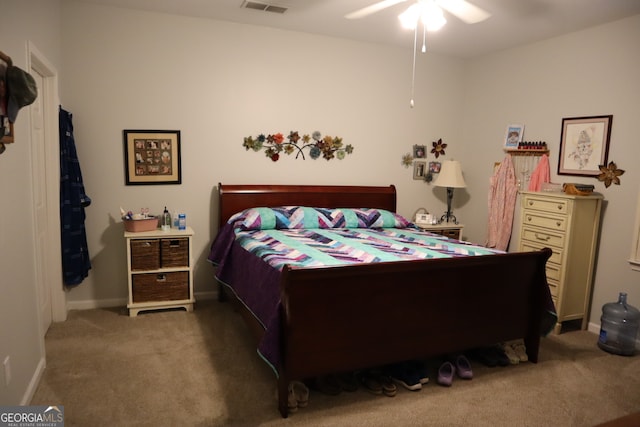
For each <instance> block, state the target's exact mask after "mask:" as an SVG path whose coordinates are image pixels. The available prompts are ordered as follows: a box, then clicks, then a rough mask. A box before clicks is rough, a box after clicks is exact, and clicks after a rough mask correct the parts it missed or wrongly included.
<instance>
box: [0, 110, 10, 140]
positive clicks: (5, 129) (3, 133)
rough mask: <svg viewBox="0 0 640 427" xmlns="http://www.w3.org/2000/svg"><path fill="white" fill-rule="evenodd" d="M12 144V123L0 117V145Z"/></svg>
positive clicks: (4, 117) (6, 118) (7, 118)
mask: <svg viewBox="0 0 640 427" xmlns="http://www.w3.org/2000/svg"><path fill="white" fill-rule="evenodd" d="M11 142H13V123H11V122H10V121H9V117H7V116H0V143H2V144H9V143H11Z"/></svg>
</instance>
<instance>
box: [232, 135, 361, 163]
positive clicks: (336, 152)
mask: <svg viewBox="0 0 640 427" xmlns="http://www.w3.org/2000/svg"><path fill="white" fill-rule="evenodd" d="M242 146H243V147H244V148H245V149H246V150H247V151H248V150H253V151H260V150H263V149H264V154H265V156H267V157H269V158H270V159H271V160H272V161H274V162H277V161H278V160H279V159H280V154H281V153H284V154H287V155H291V154H293V153H295V154H296V157H295V158H296V159H297V158H298V157H299V156H302V160H306V158H305V155H304V150H306V149H308V150H309V156H310V157H311V158H312V159H314V160H315V159H317V158H319V157H320V156H322V157H323V158H324V159H327V160H331V159H333V158H337V159H339V160H342V159H344V158H345V156H346V155H347V154H351V153H353V146H352V145H351V144H347V145H344V144H343V143H342V138H340V137H337V136H336V137H333V136H329V135H327V136H324V137H323V136H322V134H321V133H320V132H318V131H315V132H313V133H312V134H311V135H308V134H305V135H302V136H301V135H300V134H299V133H298V131H291V132H289V136H287V137H286V138H285V137H284V135H283V134H282V133H275V134H269V135H265V134H260V135H258V136H256V137H253V136H248V137H245V138H244V142H243V143H242Z"/></svg>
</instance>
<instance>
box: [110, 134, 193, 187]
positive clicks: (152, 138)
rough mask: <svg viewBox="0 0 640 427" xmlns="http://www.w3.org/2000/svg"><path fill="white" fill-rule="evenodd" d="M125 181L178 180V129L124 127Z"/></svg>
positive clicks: (138, 182)
mask: <svg viewBox="0 0 640 427" xmlns="http://www.w3.org/2000/svg"><path fill="white" fill-rule="evenodd" d="M123 139H124V160H125V171H126V185H146V184H180V183H182V173H181V168H180V131H179V130H124V131H123Z"/></svg>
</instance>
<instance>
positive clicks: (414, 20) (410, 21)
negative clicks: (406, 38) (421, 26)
mask: <svg viewBox="0 0 640 427" xmlns="http://www.w3.org/2000/svg"><path fill="white" fill-rule="evenodd" d="M421 14H422V7H421V5H420V3H414V4H412V5H411V6H409V7H408V8H407V10H405V11H404V12H402V13H401V14H400V15H398V19H399V20H400V25H402V28H406V29H407V30H415V29H416V27H417V26H418V20H419V19H420V15H421Z"/></svg>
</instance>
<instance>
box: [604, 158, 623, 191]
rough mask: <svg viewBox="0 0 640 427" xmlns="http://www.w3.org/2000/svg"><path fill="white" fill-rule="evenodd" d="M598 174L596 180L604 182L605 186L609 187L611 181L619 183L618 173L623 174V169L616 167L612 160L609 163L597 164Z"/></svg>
mask: <svg viewBox="0 0 640 427" xmlns="http://www.w3.org/2000/svg"><path fill="white" fill-rule="evenodd" d="M598 168H599V169H600V175H598V181H602V182H604V186H605V188H609V186H610V185H611V183H613V184H616V185H620V178H619V177H620V175H622V174H624V170H623V169H618V165H616V164H615V163H614V162H609V165H599V166H598Z"/></svg>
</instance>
